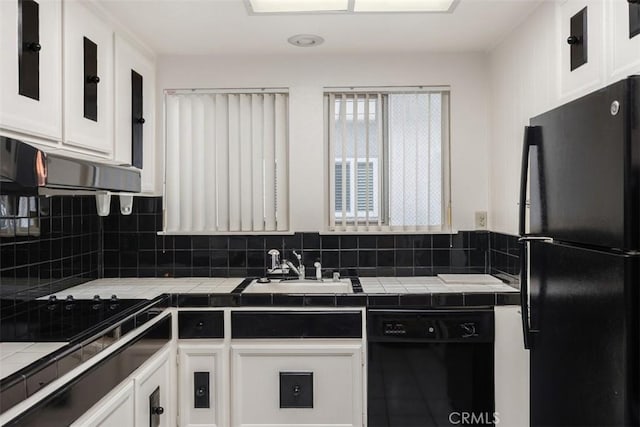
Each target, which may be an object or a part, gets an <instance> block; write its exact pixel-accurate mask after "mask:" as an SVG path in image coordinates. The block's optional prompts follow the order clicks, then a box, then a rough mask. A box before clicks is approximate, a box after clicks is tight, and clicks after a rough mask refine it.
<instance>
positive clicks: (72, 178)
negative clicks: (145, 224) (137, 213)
mask: <svg viewBox="0 0 640 427" xmlns="http://www.w3.org/2000/svg"><path fill="white" fill-rule="evenodd" d="M0 181H1V182H0V185H1V186H2V187H4V189H5V190H8V191H14V190H19V191H25V192H37V191H39V190H40V189H43V188H45V189H53V190H82V191H103V192H104V191H110V192H123V193H139V192H140V188H141V183H140V171H139V170H138V169H136V168H134V167H131V166H122V165H116V164H109V163H103V162H98V161H94V160H90V159H79V158H74V157H69V156H68V155H65V154H62V153H58V152H56V151H55V150H51V151H49V150H47V151H45V149H43V148H39V147H36V146H34V145H30V144H28V143H26V142H23V141H20V140H17V139H13V138H7V137H3V136H0ZM5 190H3V192H4V191H5Z"/></svg>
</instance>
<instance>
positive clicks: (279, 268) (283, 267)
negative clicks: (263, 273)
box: [267, 249, 305, 280]
mask: <svg viewBox="0 0 640 427" xmlns="http://www.w3.org/2000/svg"><path fill="white" fill-rule="evenodd" d="M268 254H269V255H271V268H269V269H268V270H267V273H268V274H289V270H292V271H293V272H294V273H295V274H297V275H298V279H300V280H304V278H305V268H304V264H303V263H302V255H300V254H299V253H297V252H296V251H293V254H294V255H295V256H296V258H298V266H297V267H296V266H295V264H293V263H292V262H291V261H289V260H287V259H283V260H282V262H280V251H279V250H277V249H271V250H270V251H269V252H268Z"/></svg>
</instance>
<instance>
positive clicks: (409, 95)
mask: <svg viewBox="0 0 640 427" xmlns="http://www.w3.org/2000/svg"><path fill="white" fill-rule="evenodd" d="M326 98H327V115H328V120H327V122H328V136H329V150H330V155H329V158H330V159H332V165H331V167H330V170H329V175H330V189H331V192H330V193H331V194H330V200H329V204H330V212H329V216H330V228H331V229H332V230H336V231H349V230H353V231H366V230H372V231H385V230H389V231H394V230H397V231H410V230H416V231H418V230H442V229H445V228H447V227H448V226H449V224H448V221H447V215H446V211H447V208H448V204H449V167H448V165H449V161H448V158H449V157H448V155H449V142H448V129H449V123H448V120H449V94H448V92H447V91H444V90H429V91H422V90H421V91H395V92H394V91H362V92H354V91H344V92H342V91H341V92H330V93H327V95H326Z"/></svg>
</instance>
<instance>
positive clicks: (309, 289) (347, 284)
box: [243, 279, 353, 294]
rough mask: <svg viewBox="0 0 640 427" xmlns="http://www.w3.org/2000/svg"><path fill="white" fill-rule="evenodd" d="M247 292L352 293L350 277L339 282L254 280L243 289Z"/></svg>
mask: <svg viewBox="0 0 640 427" xmlns="http://www.w3.org/2000/svg"><path fill="white" fill-rule="evenodd" d="M243 293H245V294H258V293H262V294H351V293H353V288H352V287H351V280H350V279H340V281H338V282H334V281H332V280H327V281H324V282H318V281H317V280H273V281H272V282H271V283H258V281H257V280H254V281H252V282H251V283H250V284H249V286H247V288H246V289H245V290H244V291H243Z"/></svg>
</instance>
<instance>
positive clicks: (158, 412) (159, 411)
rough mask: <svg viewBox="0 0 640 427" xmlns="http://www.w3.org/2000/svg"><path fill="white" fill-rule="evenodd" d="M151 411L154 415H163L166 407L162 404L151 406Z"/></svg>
mask: <svg viewBox="0 0 640 427" xmlns="http://www.w3.org/2000/svg"><path fill="white" fill-rule="evenodd" d="M151 413H152V414H153V415H162V414H164V408H163V407H162V406H157V407H155V408H151Z"/></svg>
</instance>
